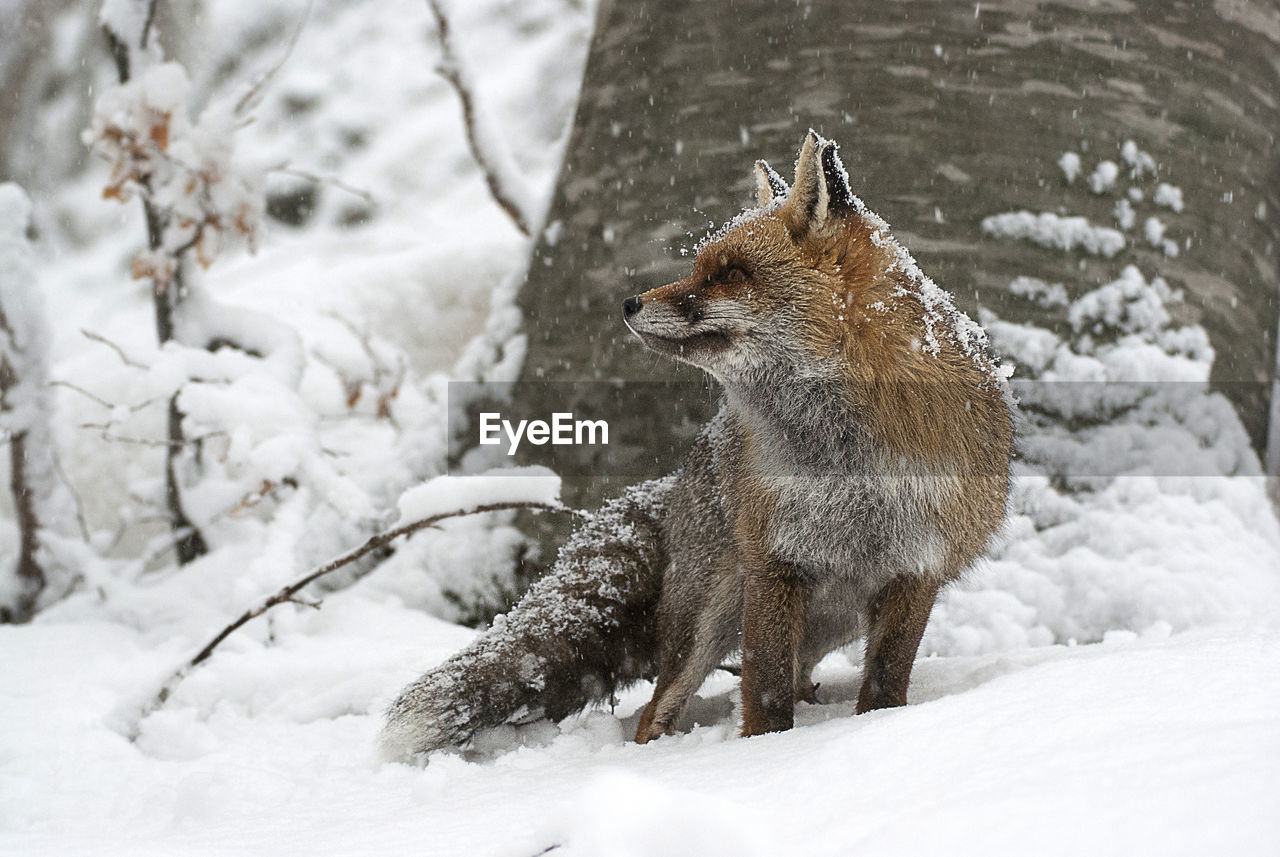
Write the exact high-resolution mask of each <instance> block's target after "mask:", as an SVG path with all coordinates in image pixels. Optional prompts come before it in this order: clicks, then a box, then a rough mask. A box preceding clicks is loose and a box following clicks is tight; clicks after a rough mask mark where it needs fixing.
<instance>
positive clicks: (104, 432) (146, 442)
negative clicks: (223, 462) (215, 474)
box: [80, 423, 227, 449]
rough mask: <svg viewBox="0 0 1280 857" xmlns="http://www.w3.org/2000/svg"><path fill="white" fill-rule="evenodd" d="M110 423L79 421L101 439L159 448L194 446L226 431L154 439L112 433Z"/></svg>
mask: <svg viewBox="0 0 1280 857" xmlns="http://www.w3.org/2000/svg"><path fill="white" fill-rule="evenodd" d="M112 425H113V424H112V423H81V424H80V428H82V429H92V430H94V431H97V432H100V433H101V434H100V436H101V437H102V439H103V440H110V441H114V442H116V443H132V444H136V445H137V446H154V447H158V448H161V449H182V448H184V447H187V446H195V445H197V444H199V443H202V442H203V441H206V440H208V439H209V438H211V437H225V436H226V434H227V433H226V432H225V431H222V430H218V431H210V432H205V433H204V434H202V435H198V436H196V437H191V438H186V439H185V440H155V439H153V438H147V437H129V436H127V435H122V434H112V433H111V427H112Z"/></svg>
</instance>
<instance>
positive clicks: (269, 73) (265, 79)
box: [233, 0, 314, 116]
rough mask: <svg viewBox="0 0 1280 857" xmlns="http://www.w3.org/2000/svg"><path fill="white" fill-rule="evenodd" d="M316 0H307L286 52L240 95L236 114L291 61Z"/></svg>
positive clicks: (242, 110)
mask: <svg viewBox="0 0 1280 857" xmlns="http://www.w3.org/2000/svg"><path fill="white" fill-rule="evenodd" d="M313 5H314V0H307V8H306V9H305V10H304V11H303V13H302V18H301V19H300V20H299V21H298V26H297V27H295V28H294V30H293V36H291V37H290V38H289V44H288V45H287V46H286V47H285V49H284V53H283V54H281V55H280V59H278V60H276V64H275V65H273V66H272V67H271V68H269V69H267V70H266V71H265V72H263V73H262V75H261V76H260V77H259V78H258V79H257V80H255V81H254V82H253V83H252V84H251V85H250V86H249V91H248V92H246V93H245V94H244V95H242V96H240V100H239V101H237V102H236V106H235V108H234V110H233V112H234V114H235V115H236V116H239V115H240V114H241V113H243V112H244V111H245V109H247V108H248V107H250V106H251V105H252V104H253V102H254V98H255V96H257V95H259V94H260V93H261V92H262V90H263V88H264V87H265V86H266V85H267V84H268V83H270V82H271V80H272V79H273V78H274V77H275V76H276V75H277V74H278V73H279V72H280V69H282V68H284V64H285V63H286V62H288V61H289V57H291V56H293V49H294V48H295V47H297V46H298V39H300V38H302V30H303V28H304V27H306V26H307V22H308V21H309V20H311V7H312V6H313Z"/></svg>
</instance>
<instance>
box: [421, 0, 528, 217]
mask: <svg viewBox="0 0 1280 857" xmlns="http://www.w3.org/2000/svg"><path fill="white" fill-rule="evenodd" d="M427 6H428V7H430V9H431V14H432V16H433V17H434V18H435V19H436V34H437V35H438V36H439V38H440V51H441V53H442V55H443V58H442V60H441V62H440V65H439V66H438V67H437V68H436V71H437V72H438V73H439V74H440V76H441V77H443V78H444V79H445V80H446V81H448V83H449V85H450V86H452V87H453V91H454V92H456V93H457V94H458V100H459V101H460V102H462V125H463V127H464V128H465V129H466V132H467V146H468V147H469V148H470V149H471V157H473V158H475V161H476V163H477V164H478V165H479V166H480V172H481V173H483V174H484V180H485V184H487V185H488V186H489V194H490V195H491V196H492V197H493V201H494V202H496V203H498V206H499V207H500V208H501V209H502V210H503V211H505V212H506V213H507V216H508V217H510V218H511V222H512V223H513V224H515V227H516V229H518V230H520V234H521V235H524V236H525V237H528V236H530V235H532V234H533V230H532V229H531V228H530V225H529V221H530V219H531V217H532V214H531V213H530V212H528V211H525V210H524V209H523V208H522V206H521V203H520V202H519V201H518V200H517V199H516V195H517V194H519V188H518V187H515V188H512V187H510V185H518V184H519V183H520V177H519V176H516V175H503V167H504V165H503V164H502V163H501V162H502V161H503V160H504V157H500V156H498V155H496V154H494V153H495V152H496V151H497V150H498V147H499V146H501V145H502V143H501V141H500V140H498V139H486V138H485V135H486V132H485V130H484V129H483V128H482V127H480V126H481V124H482V123H481V121H480V117H479V115H478V113H477V111H476V105H475V100H474V97H473V95H472V93H471V86H470V84H469V83H468V81H467V80H466V78H465V72H464V70H463V67H462V64H461V63H460V62H459V60H458V55H457V52H456V51H455V50H454V48H453V39H452V35H451V31H450V29H449V19H448V17H446V16H445V14H444V10H443V9H441V8H440V4H439V2H438V0H427ZM490 136H492V135H490ZM513 191H515V193H513Z"/></svg>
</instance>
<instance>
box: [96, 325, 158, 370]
mask: <svg viewBox="0 0 1280 857" xmlns="http://www.w3.org/2000/svg"><path fill="white" fill-rule="evenodd" d="M80 333H81V335H82V336H84V337H85V338H86V339H91V340H93V341H94V342H100V343H102V344H103V345H105V346H107V347H108V348H110V349H111V350H112V351H114V352H115V353H116V355H117V356H119V358H120V360H121V362H123V363H124V365H126V366H132V367H134V368H135V369H150V368H151V367H150V366H148V365H146V364H145V363H139V362H138V361H137V360H133V359H131V358H130V357H129V355H128V354H125V353H124V349H123V348H121V347H120V346H119V345H117V344H115V343H114V342H112V341H111V340H110V339H107V338H106V337H105V336H103V335H102V334H101V333H94V332H93V331H92V330H85V329H84V328H83V327H82V328H80Z"/></svg>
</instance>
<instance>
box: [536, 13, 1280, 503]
mask: <svg viewBox="0 0 1280 857" xmlns="http://www.w3.org/2000/svg"><path fill="white" fill-rule="evenodd" d="M1278 49H1280V12H1277V10H1276V9H1275V7H1274V6H1272V5H1269V4H1265V3H1262V2H1252V3H1251V2H1232V3H1225V2H1222V3H1215V4H1209V3H1185V2H1182V3H1146V4H1134V3H1129V2H1122V0H1110V2H1108V0H1099V2H1091V3H1085V2H1078V3H1072V2H1055V3H1048V2H1035V1H1034V0H1006V2H999V3H985V2H984V3H981V4H973V3H968V4H962V3H954V2H941V0H934V1H933V2H928V1H927V0H902V2H894V3H884V2H871V0H856V2H850V1H849V0H813V2H805V3H795V2H792V0H779V2H753V3H736V4H723V3H712V2H689V0H632V2H627V3H620V2H609V0H602V6H601V9H600V12H599V18H598V21H597V29H596V33H595V37H594V41H593V44H592V47H591V53H590V58H589V61H588V67H587V73H586V79H585V85H584V88H583V91H582V97H581V102H580V104H579V108H578V114H577V118H576V121H575V124H574V128H573V134H572V139H571V141H570V145H569V148H568V152H567V156H566V162H565V165H564V169H563V173H562V175H561V177H560V181H559V183H558V187H557V190H556V196H555V198H554V200H553V203H552V207H551V211H550V214H549V217H548V218H547V223H548V224H549V226H548V229H547V230H546V232H545V233H544V235H543V236H542V237H541V238H540V240H539V242H538V244H537V247H536V249H535V253H534V258H533V261H532V265H531V267H530V272H529V277H528V280H527V282H526V284H525V285H524V287H523V290H522V292H521V295H520V303H521V306H522V309H523V311H524V313H525V321H526V326H527V330H528V333H529V337H530V341H529V351H528V357H527V359H526V361H525V366H524V378H525V379H526V381H528V382H529V383H526V384H521V385H517V388H516V393H515V402H514V405H513V406H512V408H511V411H512V412H513V413H514V414H516V415H517V417H518V418H526V417H528V418H542V419H546V418H548V417H549V415H550V413H551V412H552V411H558V410H567V409H568V408H566V407H565V404H566V403H567V401H568V400H569V399H570V394H569V393H568V392H567V390H568V388H565V387H558V386H556V387H550V386H548V385H546V384H535V383H532V382H533V381H535V380H536V381H571V382H575V384H574V386H573V387H572V393H571V397H572V400H573V401H575V402H577V404H578V409H579V411H581V413H578V416H579V417H582V416H586V415H587V414H588V413H590V412H591V411H592V408H593V406H594V405H599V407H600V408H601V409H603V408H604V407H605V405H603V404H601V403H602V402H603V401H604V400H605V399H606V398H608V397H609V395H610V394H609V392H608V391H607V390H605V389H603V387H604V385H601V384H595V383H587V382H594V381H596V380H600V379H618V378H624V379H650V378H651V379H655V380H658V379H668V378H676V377H679V378H683V379H686V380H688V381H690V382H691V383H693V384H695V385H697V388H700V387H704V386H705V382H703V381H702V380H701V379H700V377H699V376H698V374H697V373H694V372H692V371H691V370H686V369H677V368H675V367H674V366H672V365H671V364H670V363H668V362H666V361H661V360H658V359H656V358H654V357H653V356H652V355H650V354H647V353H645V352H644V351H643V349H642V348H641V347H640V345H639V344H638V343H637V342H634V341H632V339H631V338H630V337H629V336H628V334H627V332H626V329H625V327H624V325H623V324H622V320H621V316H620V310H619V305H620V303H621V301H622V300H623V298H625V297H627V296H629V295H632V294H636V293H639V292H641V291H644V290H646V289H648V288H651V287H653V286H655V285H659V284H661V283H664V282H668V281H670V280H673V279H677V278H679V277H681V276H684V275H685V273H686V272H687V269H688V267H689V264H690V259H689V258H688V257H683V256H681V255H680V254H679V253H678V252H677V250H678V248H687V247H691V246H692V244H693V243H694V240H696V238H697V237H698V236H700V235H701V234H702V233H704V232H705V231H706V230H707V227H708V224H709V223H710V222H715V223H719V222H723V221H724V220H727V219H729V218H731V217H732V216H733V215H734V214H736V213H737V212H738V211H739V210H740V209H741V208H743V207H744V206H745V205H747V204H748V203H749V202H750V201H751V199H752V196H753V183H752V178H751V172H750V168H751V164H752V162H753V161H754V160H755V159H756V158H760V157H763V158H766V159H768V160H771V161H772V162H773V163H774V165H775V167H776V168H778V170H779V171H780V172H782V173H783V174H784V175H787V173H788V172H789V168H790V164H791V161H792V159H793V158H794V156H795V153H796V151H797V149H798V147H799V144H800V141H801V138H802V136H803V134H804V132H805V131H806V129H808V128H809V127H810V126H812V127H814V128H815V129H817V130H819V131H820V132H821V133H823V134H824V135H825V136H827V137H830V138H833V139H835V140H836V141H837V142H839V143H842V144H843V148H842V149H841V155H842V157H843V158H844V161H845V164H846V165H847V166H848V168H849V173H850V177H851V179H852V183H853V187H854V190H855V192H856V193H857V194H859V195H860V196H861V197H862V199H863V200H864V201H866V203H867V204H868V205H869V206H870V207H871V208H872V209H873V210H875V211H877V212H879V213H880V214H881V215H882V216H884V217H885V219H887V220H888V221H889V223H890V224H892V225H893V227H894V231H895V233H896V234H897V236H898V237H899V238H900V239H901V240H902V241H903V243H904V244H905V245H906V246H907V247H908V249H910V250H911V251H912V252H913V254H914V255H915V256H916V258H917V260H918V261H919V262H920V265H921V267H922V269H923V270H924V271H926V272H927V273H929V274H930V275H931V276H933V278H934V279H935V280H937V281H938V282H939V284H941V285H942V286H944V287H945V288H947V289H949V290H950V291H951V292H953V293H954V294H955V295H956V298H957V300H958V301H959V303H960V304H961V306H962V307H963V308H965V309H966V310H969V311H970V312H972V311H973V310H974V309H975V307H976V306H978V305H983V306H987V307H990V308H991V309H993V310H995V311H996V312H997V313H998V314H1000V315H1002V316H1005V317H1008V318H1010V319H1011V320H1015V321H1016V320H1020V319H1019V317H1018V316H1019V313H1020V312H1021V313H1023V314H1024V317H1025V312H1026V310H1025V309H1024V308H1023V307H1024V306H1025V302H1023V303H1022V304H1016V305H1015V304H1014V303H1013V302H1012V301H1009V300H1008V295H1009V290H1008V284H1009V282H1010V280H1011V279H1013V278H1014V277H1015V276H1018V275H1030V276H1038V277H1041V278H1043V279H1045V280H1047V281H1050V282H1062V283H1064V284H1066V286H1067V288H1068V291H1069V292H1071V293H1072V295H1073V296H1074V295H1077V294H1079V293H1081V292H1083V291H1085V290H1087V289H1091V288H1094V287H1096V286H1097V285H1100V284H1102V283H1106V282H1109V281H1111V280H1113V279H1115V277H1116V275H1117V274H1118V273H1119V270H1120V269H1121V267H1122V265H1123V264H1125V263H1130V262H1131V263H1134V264H1137V265H1139V267H1140V268H1141V269H1142V270H1143V271H1144V273H1146V274H1147V276H1148V277H1149V276H1152V275H1155V274H1158V275H1160V276H1163V277H1164V278H1165V279H1166V280H1168V281H1169V282H1170V284H1172V285H1173V286H1175V287H1183V288H1184V289H1185V290H1186V292H1187V295H1188V301H1187V306H1188V307H1189V308H1190V309H1189V312H1188V317H1187V318H1185V319H1183V320H1184V321H1186V322H1198V323H1200V324H1202V325H1203V326H1204V327H1205V328H1206V329H1207V330H1208V331H1209V333H1210V337H1211V339H1212V342H1213V345H1214V347H1215V349H1216V350H1217V359H1216V361H1215V363H1214V367H1213V380H1214V381H1215V382H1217V383H1220V384H1222V386H1223V389H1224V391H1225V392H1226V393H1227V394H1228V395H1229V396H1230V397H1231V398H1232V399H1233V401H1234V402H1235V404H1236V406H1237V407H1238V409H1239V410H1240V413H1241V415H1242V418H1243V420H1244V422H1245V425H1246V427H1247V428H1248V430H1249V432H1250V435H1251V437H1252V438H1253V440H1254V442H1255V444H1256V445H1257V447H1258V448H1259V449H1261V448H1262V446H1263V444H1264V439H1265V434H1266V414H1267V405H1268V399H1269V397H1270V378H1271V376H1272V372H1273V366H1274V354H1275V339H1274V337H1275V334H1276V330H1277V303H1276V296H1277V290H1278V275H1277V262H1276V252H1277V249H1276V248H1277V244H1280V241H1278V239H1280V220H1278V219H1277V217H1276V211H1277V209H1278V208H1280V144H1278V143H1277V131H1280V108H1278V107H1277V96H1276V94H1275V93H1276V92H1277V79H1278V78H1280V63H1278V62H1277V60H1276V57H1277V50H1278ZM1129 139H1132V140H1134V141H1135V142H1136V143H1137V144H1138V146H1139V147H1140V148H1141V149H1143V150H1145V151H1146V152H1149V153H1150V154H1151V155H1152V156H1153V157H1154V159H1155V161H1156V163H1157V164H1158V174H1157V178H1158V180H1160V181H1167V182H1169V183H1171V184H1175V185H1178V186H1180V187H1181V188H1182V191H1183V195H1184V198H1185V200H1186V208H1185V210H1184V211H1183V212H1182V213H1181V214H1174V213H1172V212H1170V211H1168V210H1165V209H1158V210H1157V209H1151V208H1150V199H1149V197H1148V202H1147V208H1146V209H1145V210H1144V212H1143V216H1145V215H1146V214H1147V213H1158V214H1159V215H1160V216H1161V219H1162V220H1165V221H1166V222H1167V223H1168V224H1169V231H1170V234H1171V235H1173V236H1174V237H1176V238H1177V239H1178V240H1179V242H1180V250H1181V252H1180V253H1179V255H1178V256H1177V257H1176V258H1169V257H1166V256H1165V255H1164V254H1163V253H1162V252H1161V251H1160V250H1159V249H1158V248H1156V247H1151V246H1148V244H1147V243H1146V242H1145V241H1143V240H1141V238H1140V236H1141V231H1142V230H1141V227H1140V226H1139V228H1138V230H1136V235H1135V233H1130V236H1129V237H1130V241H1129V247H1128V248H1127V249H1126V250H1125V253H1124V255H1123V256H1121V257H1117V258H1116V259H1110V260H1109V259H1103V258H1100V257H1096V256H1086V255H1082V254H1078V253H1077V254H1049V253H1045V252H1044V251H1043V250H1041V249H1039V248H1036V247H1034V246H1031V245H1029V244H1025V243H1019V242H998V241H994V240H992V239H990V238H987V237H984V235H983V233H982V230H981V227H980V223H981V221H982V219H983V217H985V216H987V215H990V214H995V213H998V212H1002V211H1015V210H1020V209H1028V210H1031V211H1033V212H1040V211H1053V212H1057V211H1059V210H1060V209H1061V208H1064V207H1066V208H1067V210H1070V211H1072V213H1076V214H1083V215H1086V216H1088V217H1089V219H1090V220H1091V221H1092V222H1094V223H1095V224H1099V225H1106V226H1115V221H1114V219H1113V206H1114V205H1115V204H1116V202H1117V197H1116V196H1114V195H1098V196H1095V195H1093V194H1090V193H1088V192H1087V191H1083V190H1082V189H1081V181H1082V180H1081V179H1077V180H1076V184H1075V185H1074V186H1069V185H1068V184H1067V183H1066V181H1065V179H1064V177H1063V174H1062V172H1061V171H1060V170H1059V168H1058V166H1057V161H1058V158H1059V157H1060V155H1061V154H1062V153H1063V152H1066V151H1076V152H1080V153H1081V155H1082V159H1083V161H1084V165H1085V172H1086V175H1087V173H1088V171H1089V170H1090V169H1091V168H1092V165H1093V164H1094V163H1096V162H1097V161H1098V160H1100V159H1103V158H1106V159H1111V160H1114V161H1116V162H1117V163H1120V165H1121V167H1122V168H1123V167H1124V164H1123V163H1122V162H1121V158H1120V146H1121V145H1122V144H1123V143H1124V142H1125V141H1126V140H1129ZM1086 145H1087V146H1088V150H1087V151H1085V150H1084V149H1083V148H1082V147H1083V146H1086ZM1152 186H1154V184H1153V185H1152ZM1068 199H1070V205H1069V206H1068V203H1067V201H1068ZM1140 223H1141V221H1140ZM691 236H692V237H691ZM1183 239H1188V244H1187V245H1186V246H1182V244H1181V242H1182V241H1183ZM1045 312H1048V311H1045ZM1037 321H1038V322H1039V323H1041V324H1044V323H1046V321H1053V319H1046V318H1044V317H1041V318H1038V319H1037ZM1058 321H1059V322H1061V321H1062V320H1061V319H1058ZM1228 382H1242V383H1228ZM629 389H630V388H629ZM628 396H629V397H630V406H629V408H628V410H627V412H626V413H625V414H619V413H611V414H609V416H610V419H611V423H610V425H611V429H612V432H613V435H614V437H616V438H618V440H619V441H620V442H621V443H623V444H624V445H625V446H626V447H627V448H628V449H631V450H632V451H633V453H634V458H633V459H632V460H631V461H630V463H625V462H624V463H623V464H621V465H619V464H618V462H616V461H615V462H614V465H615V469H614V470H611V471H609V472H610V473H612V474H615V475H617V476H618V477H619V478H618V479H615V480H609V479H580V480H572V482H571V484H569V485H567V486H566V494H567V499H568V500H569V501H570V502H576V503H591V502H594V500H595V499H596V498H597V497H598V495H599V494H601V493H602V492H604V491H612V490H616V485H617V483H618V482H626V481H632V479H634V478H635V477H636V476H640V475H646V474H648V473H657V472H661V471H663V470H664V469H667V468H669V467H670V466H671V465H673V464H675V463H676V462H678V461H679V460H680V459H681V458H682V457H683V454H684V450H685V448H686V447H687V444H688V442H689V439H690V437H691V435H692V433H693V430H694V429H695V428H696V425H697V423H698V422H700V420H701V418H703V417H705V416H706V414H707V412H708V407H709V405H708V401H709V399H710V397H709V396H702V397H693V398H692V399H691V398H690V397H688V396H684V395H673V394H672V393H671V391H670V390H667V391H665V392H664V391H662V390H660V389H657V388H654V389H651V390H648V391H645V390H632V392H630V393H628ZM592 416H593V417H594V416H598V414H593V415H592ZM614 420H616V421H617V423H616V425H615V423H614V422H613V421H614ZM612 440H613V438H611V441H612ZM539 449H540V450H543V451H545V450H547V449H549V447H541V448H539ZM642 450H643V452H642ZM531 451H532V452H536V451H538V450H531ZM646 456H647V457H646ZM597 472H598V471H597Z"/></svg>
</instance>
